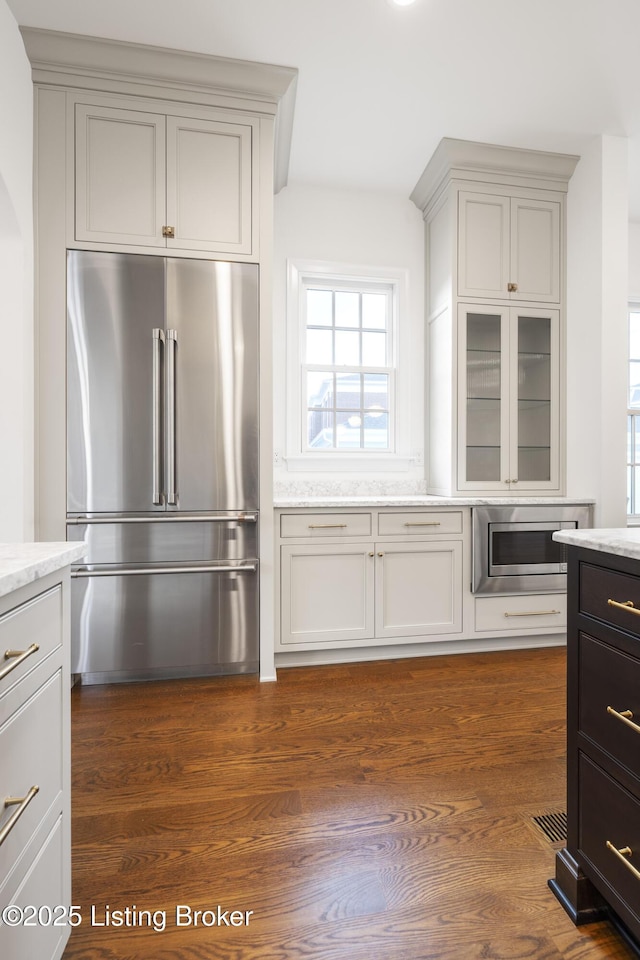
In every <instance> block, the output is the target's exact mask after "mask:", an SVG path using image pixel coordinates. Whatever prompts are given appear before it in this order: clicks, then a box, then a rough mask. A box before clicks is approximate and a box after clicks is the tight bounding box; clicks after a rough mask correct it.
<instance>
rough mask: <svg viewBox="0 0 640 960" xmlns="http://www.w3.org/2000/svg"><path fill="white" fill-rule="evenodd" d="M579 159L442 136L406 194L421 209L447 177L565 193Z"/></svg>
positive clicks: (436, 192) (447, 179) (439, 188)
mask: <svg viewBox="0 0 640 960" xmlns="http://www.w3.org/2000/svg"><path fill="white" fill-rule="evenodd" d="M579 159H580V158H579V157H577V156H573V155H572V154H565V153H548V152H546V151H543V150H527V149H523V148H520V147H502V146H498V145H495V144H490V143H474V142H472V141H469V140H453V139H451V138H448V137H444V138H443V139H442V140H441V141H440V143H439V144H438V146H437V147H436V150H435V152H434V154H433V156H432V157H431V160H430V161H429V163H428V164H427V166H426V167H425V169H424V171H423V173H422V175H421V177H420V179H419V180H418V182H417V184H416V185H415V187H414V188H413V191H412V192H411V195H410V198H411V200H413V202H414V203H415V205H416V206H417V207H419V209H420V210H423V211H424V210H426V208H427V207H428V206H429V205H430V203H431V201H432V199H433V198H434V197H435V196H436V195H437V194H438V193H439V192H440V191H441V189H442V188H443V186H444V185H445V184H446V183H447V182H449V181H450V180H474V181H485V182H487V183H496V182H501V183H512V184H513V185H514V186H534V187H541V188H546V189H553V190H560V191H563V192H565V193H566V191H567V187H568V183H569V180H570V179H571V176H572V174H573V171H574V170H575V168H576V164H577V163H578V160H579Z"/></svg>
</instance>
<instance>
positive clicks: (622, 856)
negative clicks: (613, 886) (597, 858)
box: [607, 840, 640, 880]
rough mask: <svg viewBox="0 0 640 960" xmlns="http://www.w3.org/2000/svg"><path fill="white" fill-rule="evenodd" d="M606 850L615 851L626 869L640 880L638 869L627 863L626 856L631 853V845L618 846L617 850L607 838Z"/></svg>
mask: <svg viewBox="0 0 640 960" xmlns="http://www.w3.org/2000/svg"><path fill="white" fill-rule="evenodd" d="M607 850H611V853H615V855H616V857H617V858H618V860H621V861H622V863H624V865H625V867H626V868H627V870H630V871H631V873H632V874H633V875H634V877H637V879H638V880H640V870H636V868H635V867H634V866H633V864H632V863H629V861H628V860H627V857H630V856H631V854H632V852H633V851H632V850H631V847H620V849H619V850H618V848H617V847H614V845H613V844H612V843H610V842H609V840H607Z"/></svg>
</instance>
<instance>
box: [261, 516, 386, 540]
mask: <svg viewBox="0 0 640 960" xmlns="http://www.w3.org/2000/svg"><path fill="white" fill-rule="evenodd" d="M370 535H371V514H370V513H318V514H313V513H307V514H304V513H286V514H283V515H282V516H281V517H280V536H281V537H304V538H305V539H308V538H309V537H311V538H313V539H315V538H316V537H369V536H370Z"/></svg>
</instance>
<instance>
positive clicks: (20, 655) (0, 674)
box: [0, 643, 40, 680]
mask: <svg viewBox="0 0 640 960" xmlns="http://www.w3.org/2000/svg"><path fill="white" fill-rule="evenodd" d="M39 649H40V646H39V644H37V643H32V644H31V646H30V647H27V649H26V650H5V652H4V659H5V660H8V661H9V663H7V664H5V666H4V667H3V668H2V670H0V680H3V679H4V678H5V677H6V676H7V675H8V674H9V673H11V671H12V670H15V668H16V667H19V666H20V664H21V663H24V661H25V660H26V659H27V657H30V656H31V654H32V653H36V652H37V651H38V650H39Z"/></svg>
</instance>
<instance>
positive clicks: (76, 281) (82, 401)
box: [67, 251, 259, 683]
mask: <svg viewBox="0 0 640 960" xmlns="http://www.w3.org/2000/svg"><path fill="white" fill-rule="evenodd" d="M258 396H259V394H258V267H257V265H255V264H247V263H224V262H219V261H215V262H214V261H207V260H190V259H178V258H165V257H159V256H152V255H149V256H145V255H137V254H118V253H102V252H93V251H91V252H88V251H69V252H68V254H67V539H69V540H86V541H87V545H88V546H87V552H86V555H85V557H84V560H83V562H82V563H80V564H78V565H76V566H75V567H74V568H73V569H72V591H71V620H72V624H71V626H72V671H73V672H74V673H76V674H80V675H81V676H82V679H83V682H88V683H103V682H111V681H116V680H135V679H153V678H161V677H184V676H197V675H213V674H223V673H240V672H254V671H256V670H257V669H258V518H259V512H258V508H259V503H258Z"/></svg>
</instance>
